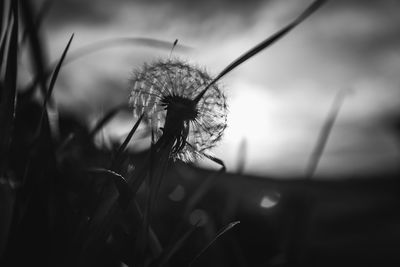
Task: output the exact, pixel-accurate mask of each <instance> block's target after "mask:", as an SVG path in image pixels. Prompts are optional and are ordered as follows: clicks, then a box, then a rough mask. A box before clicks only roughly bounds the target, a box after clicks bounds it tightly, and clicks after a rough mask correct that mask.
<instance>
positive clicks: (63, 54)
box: [38, 34, 74, 134]
mask: <svg viewBox="0 0 400 267" xmlns="http://www.w3.org/2000/svg"><path fill="white" fill-rule="evenodd" d="M73 38H74V34H72V35H71V37H70V38H69V41H68V43H67V46H66V47H65V49H64V51H63V53H62V55H61V58H60V60H59V61H58V64H57V66H56V68H55V69H54V72H53V75H52V77H51V80H50V85H49V89H48V90H47V93H46V95H45V98H44V101H43V107H42V115H41V116H40V121H39V126H38V127H39V128H38V131H39V134H40V131H41V129H42V124H43V118H44V115H45V113H46V110H47V109H46V108H47V103H48V102H49V100H50V98H51V95H52V93H53V89H54V85H55V83H56V80H57V77H58V73H59V72H60V69H61V66H62V63H63V61H64V59H65V56H66V55H67V52H68V49H69V47H70V45H71V42H72V39H73Z"/></svg>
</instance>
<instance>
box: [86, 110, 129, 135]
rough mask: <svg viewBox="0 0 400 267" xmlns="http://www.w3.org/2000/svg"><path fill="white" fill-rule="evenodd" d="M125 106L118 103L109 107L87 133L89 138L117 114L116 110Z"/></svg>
mask: <svg viewBox="0 0 400 267" xmlns="http://www.w3.org/2000/svg"><path fill="white" fill-rule="evenodd" d="M124 108H125V105H119V106H116V107H114V108H112V109H110V110H109V111H108V112H107V113H106V114H105V115H104V117H103V118H102V119H101V120H99V121H98V122H97V123H96V125H95V126H94V127H93V129H92V130H91V131H90V133H89V136H88V137H89V139H93V137H94V136H95V135H96V134H97V133H98V132H99V131H100V130H101V129H102V128H103V127H104V126H105V125H106V124H107V123H108V122H109V121H110V120H111V119H112V118H114V117H115V115H117V113H118V112H120V111H121V110H123V109H124Z"/></svg>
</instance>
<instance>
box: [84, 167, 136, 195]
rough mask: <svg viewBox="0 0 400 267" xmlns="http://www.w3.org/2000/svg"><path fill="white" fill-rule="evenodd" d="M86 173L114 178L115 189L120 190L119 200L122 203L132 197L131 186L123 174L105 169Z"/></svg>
mask: <svg viewBox="0 0 400 267" xmlns="http://www.w3.org/2000/svg"><path fill="white" fill-rule="evenodd" d="M86 171H87V172H89V173H94V174H104V175H105V177H109V178H112V180H113V181H114V184H115V187H116V188H117V190H118V193H119V198H120V200H121V201H127V200H128V199H129V198H130V196H131V195H132V190H131V188H130V187H129V184H128V183H127V181H126V180H125V178H124V177H123V176H122V175H121V174H119V173H117V172H115V171H112V170H108V169H104V168H90V169H87V170H86Z"/></svg>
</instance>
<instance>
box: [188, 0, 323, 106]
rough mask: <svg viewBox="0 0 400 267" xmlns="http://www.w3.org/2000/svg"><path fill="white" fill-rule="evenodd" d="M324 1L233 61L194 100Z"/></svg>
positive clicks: (311, 7)
mask: <svg viewBox="0 0 400 267" xmlns="http://www.w3.org/2000/svg"><path fill="white" fill-rule="evenodd" d="M325 2H326V0H316V1H314V2H313V3H312V4H311V5H310V6H309V7H308V8H307V9H306V10H305V11H304V12H303V13H301V14H300V16H298V17H297V18H296V19H295V20H294V21H292V22H291V23H289V24H288V25H287V26H286V27H284V28H282V29H281V30H279V31H278V32H276V33H275V34H273V35H272V36H270V37H268V38H267V39H265V40H264V41H262V42H261V43H259V44H257V45H256V46H254V47H253V48H252V49H250V50H249V51H247V52H246V53H244V54H243V55H241V56H240V57H238V58H237V59H235V60H234V61H233V62H232V63H230V64H229V65H228V66H227V67H226V68H225V69H223V70H222V71H221V72H220V73H219V74H218V75H217V77H215V78H214V79H213V80H212V81H211V82H210V83H209V84H208V85H207V86H206V87H205V88H204V90H203V91H202V92H200V93H199V95H198V96H196V98H195V100H196V101H197V102H198V101H200V99H201V98H202V97H203V95H204V94H205V92H206V91H207V90H208V89H209V88H210V87H211V86H212V85H213V84H214V83H216V82H217V81H218V80H219V79H221V78H222V77H223V76H225V75H226V74H227V73H229V72H231V71H232V70H233V69H235V68H236V67H237V66H239V65H240V64H242V63H243V62H245V61H247V60H248V59H250V58H251V57H253V56H255V55H256V54H258V53H259V52H261V51H262V50H264V49H265V48H267V47H269V46H271V45H272V44H274V43H275V42H276V41H278V40H280V39H281V38H282V37H283V36H285V35H286V34H287V33H289V32H290V31H291V30H292V29H294V28H295V27H296V26H297V25H299V24H300V23H301V22H303V21H304V20H305V19H306V18H307V17H309V16H310V15H311V14H312V13H314V12H315V11H316V10H317V9H318V8H319V7H321V6H322V4H324V3H325Z"/></svg>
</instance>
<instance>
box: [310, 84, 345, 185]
mask: <svg viewBox="0 0 400 267" xmlns="http://www.w3.org/2000/svg"><path fill="white" fill-rule="evenodd" d="M347 93H348V91H347V90H341V91H339V92H338V93H337V94H336V97H335V99H334V101H333V103H332V107H331V110H330V112H329V114H328V117H327V118H326V121H325V123H324V124H323V126H322V128H321V132H320V134H319V136H318V139H317V142H316V145H315V148H314V150H313V152H312V154H311V156H310V160H309V164H308V167H307V171H306V178H307V179H311V178H312V177H313V176H314V173H315V170H316V169H317V167H318V163H319V161H320V159H321V156H322V154H323V152H324V149H325V146H326V143H327V141H328V138H329V135H330V133H331V132H332V128H333V125H334V124H335V121H336V118H337V116H338V114H339V111H340V108H341V107H342V105H343V101H344V99H345V97H346V94H347Z"/></svg>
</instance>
